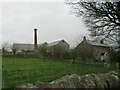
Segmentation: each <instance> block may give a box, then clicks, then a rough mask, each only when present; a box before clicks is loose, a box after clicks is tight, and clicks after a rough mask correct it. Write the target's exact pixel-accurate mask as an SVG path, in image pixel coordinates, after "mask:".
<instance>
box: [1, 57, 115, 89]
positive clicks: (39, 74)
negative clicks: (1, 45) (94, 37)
mask: <svg viewBox="0 0 120 90" xmlns="http://www.w3.org/2000/svg"><path fill="white" fill-rule="evenodd" d="M2 61H3V88H13V87H14V86H16V85H18V84H23V83H27V82H29V83H35V82H37V81H43V82H49V81H52V80H55V79H58V78H60V77H62V76H64V75H68V74H73V73H75V74H79V75H84V74H87V73H89V74H90V73H105V72H108V71H110V70H114V69H115V67H110V68H109V69H108V68H104V67H103V63H102V62H97V63H96V64H85V63H84V62H83V63H75V64H72V63H70V62H69V61H65V60H62V61H60V60H50V59H49V60H48V59H47V60H46V61H44V60H42V59H35V58H13V57H11V58H10V57H9V58H6V57H3V59H2Z"/></svg>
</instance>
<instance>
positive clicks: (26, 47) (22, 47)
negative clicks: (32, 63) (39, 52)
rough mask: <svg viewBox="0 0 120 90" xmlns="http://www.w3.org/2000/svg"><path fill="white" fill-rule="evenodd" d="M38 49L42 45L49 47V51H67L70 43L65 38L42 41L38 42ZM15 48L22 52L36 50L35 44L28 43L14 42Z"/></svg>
mask: <svg viewBox="0 0 120 90" xmlns="http://www.w3.org/2000/svg"><path fill="white" fill-rule="evenodd" d="M37 46H38V49H40V48H42V47H44V46H45V47H47V48H48V51H49V52H52V54H53V52H55V50H57V49H59V50H63V51H66V50H68V49H69V44H68V43H67V42H66V41H65V40H58V41H55V42H52V43H47V42H45V43H41V44H38V45H37ZM13 48H14V49H15V50H16V52H17V53H20V52H22V51H33V50H34V44H27V43H14V44H13Z"/></svg>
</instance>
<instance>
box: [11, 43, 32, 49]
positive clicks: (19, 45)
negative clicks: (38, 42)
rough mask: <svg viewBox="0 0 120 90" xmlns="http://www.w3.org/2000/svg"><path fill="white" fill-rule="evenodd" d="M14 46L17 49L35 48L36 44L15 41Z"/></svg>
mask: <svg viewBox="0 0 120 90" xmlns="http://www.w3.org/2000/svg"><path fill="white" fill-rule="evenodd" d="M13 48H15V49H17V50H33V49H34V44H26V43H14V44H13Z"/></svg>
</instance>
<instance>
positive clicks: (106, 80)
mask: <svg viewBox="0 0 120 90" xmlns="http://www.w3.org/2000/svg"><path fill="white" fill-rule="evenodd" d="M118 84H119V78H118V73H116V72H115V71H111V72H109V73H105V74H89V75H83V76H79V75H77V74H71V75H66V76H64V77H62V78H60V79H57V80H54V81H52V82H49V83H43V82H38V83H36V84H35V85H33V84H29V83H27V84H23V85H19V86H17V87H16V88H36V89H37V88H38V89H37V90H39V89H41V88H44V89H45V88H74V89H76V88H96V89H99V88H101V89H106V88H117V87H118ZM36 89H35V90H36Z"/></svg>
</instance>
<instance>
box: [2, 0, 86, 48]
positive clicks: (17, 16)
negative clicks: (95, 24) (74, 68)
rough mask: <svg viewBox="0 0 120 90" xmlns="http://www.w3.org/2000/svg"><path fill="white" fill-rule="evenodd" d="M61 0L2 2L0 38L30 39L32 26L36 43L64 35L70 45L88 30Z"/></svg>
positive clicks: (27, 40)
mask: <svg viewBox="0 0 120 90" xmlns="http://www.w3.org/2000/svg"><path fill="white" fill-rule="evenodd" d="M63 1H64V0H62V2H56V1H54V0H53V2H47V1H45V2H4V3H2V4H1V5H2V8H1V9H2V28H1V29H2V30H1V29H0V30H1V31H2V41H0V42H1V43H2V42H9V43H33V42H34V41H33V40H34V39H33V30H34V28H37V29H38V43H43V42H48V43H51V42H53V41H56V40H60V39H64V40H66V41H67V42H68V43H69V44H70V46H71V47H73V46H74V45H75V42H76V40H75V39H76V37H78V36H80V35H82V36H84V35H88V31H87V29H86V27H85V25H84V24H83V22H82V20H81V19H80V18H78V17H76V16H75V15H74V14H71V13H70V10H71V8H70V7H69V6H67V5H66V4H65V3H64V2H63ZM0 36H1V33H0Z"/></svg>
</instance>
